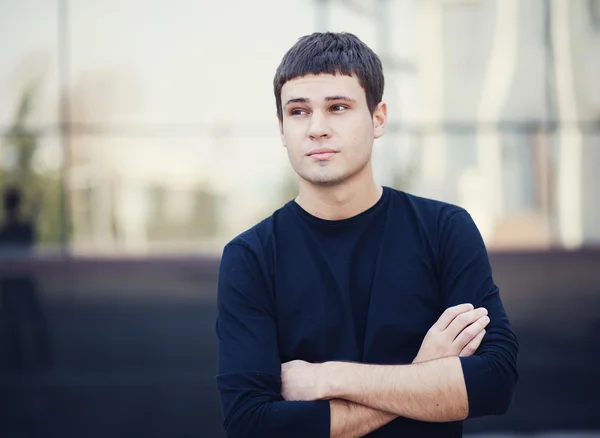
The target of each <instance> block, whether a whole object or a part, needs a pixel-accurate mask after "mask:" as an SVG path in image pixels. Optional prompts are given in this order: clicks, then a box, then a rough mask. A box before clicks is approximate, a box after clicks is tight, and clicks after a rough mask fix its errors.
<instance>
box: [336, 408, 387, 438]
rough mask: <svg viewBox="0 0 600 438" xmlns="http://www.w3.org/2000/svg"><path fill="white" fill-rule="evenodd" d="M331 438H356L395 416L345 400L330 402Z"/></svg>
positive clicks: (384, 423)
mask: <svg viewBox="0 0 600 438" xmlns="http://www.w3.org/2000/svg"><path fill="white" fill-rule="evenodd" d="M329 406H330V409H331V432H330V436H331V438H355V437H356V438H358V437H362V436H365V435H367V434H368V433H371V432H373V431H374V430H377V429H379V428H380V427H382V426H384V425H386V424H387V423H389V422H390V421H392V420H394V419H395V418H397V415H394V414H390V413H388V412H383V411H379V410H377V409H373V408H370V407H367V406H363V405H359V404H356V403H352V402H349V401H347V400H339V399H336V400H331V401H330V402H329Z"/></svg>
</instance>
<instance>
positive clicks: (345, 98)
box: [283, 95, 356, 107]
mask: <svg viewBox="0 0 600 438" xmlns="http://www.w3.org/2000/svg"><path fill="white" fill-rule="evenodd" d="M334 100H337V101H339V100H342V101H344V102H351V103H356V101H355V100H354V99H352V98H350V97H348V96H342V95H336V96H327V97H326V98H325V101H326V102H331V101H334ZM290 103H310V99H307V98H306V97H293V98H291V99H290V100H288V101H287V102H286V103H285V105H283V106H284V107H285V106H288V105H289V104H290Z"/></svg>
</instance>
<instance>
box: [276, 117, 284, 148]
mask: <svg viewBox="0 0 600 438" xmlns="http://www.w3.org/2000/svg"><path fill="white" fill-rule="evenodd" d="M277 123H278V124H279V135H280V136H281V144H283V147H286V144H285V136H284V135H283V122H282V121H281V119H280V118H279V116H277Z"/></svg>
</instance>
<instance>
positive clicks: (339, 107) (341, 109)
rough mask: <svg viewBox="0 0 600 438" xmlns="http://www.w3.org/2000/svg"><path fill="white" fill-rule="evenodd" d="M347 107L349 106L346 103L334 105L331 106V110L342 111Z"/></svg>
mask: <svg viewBox="0 0 600 438" xmlns="http://www.w3.org/2000/svg"><path fill="white" fill-rule="evenodd" d="M345 109H348V107H347V106H346V105H333V106H332V107H331V111H333V112H340V111H344V110H345Z"/></svg>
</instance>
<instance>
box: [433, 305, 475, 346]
mask: <svg viewBox="0 0 600 438" xmlns="http://www.w3.org/2000/svg"><path fill="white" fill-rule="evenodd" d="M471 310H473V305H472V304H471V303H465V304H459V305H458V306H454V307H449V308H447V309H446V310H445V311H444V313H442V316H440V317H439V319H438V320H437V321H436V323H435V324H433V326H432V327H431V328H432V329H433V330H437V331H440V332H441V331H443V330H446V329H447V328H448V326H449V325H450V323H451V322H452V321H453V320H454V318H456V317H457V316H458V315H461V314H463V313H465V312H469V311H471ZM452 339H454V338H452Z"/></svg>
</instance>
